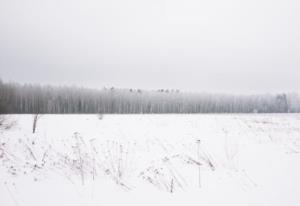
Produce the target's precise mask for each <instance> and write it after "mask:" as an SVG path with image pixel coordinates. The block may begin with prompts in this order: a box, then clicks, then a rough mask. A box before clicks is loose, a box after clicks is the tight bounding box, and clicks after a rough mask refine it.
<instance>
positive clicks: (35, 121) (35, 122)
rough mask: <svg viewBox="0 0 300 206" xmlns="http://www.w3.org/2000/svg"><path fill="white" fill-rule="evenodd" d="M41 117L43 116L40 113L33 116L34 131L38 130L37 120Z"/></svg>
mask: <svg viewBox="0 0 300 206" xmlns="http://www.w3.org/2000/svg"><path fill="white" fill-rule="evenodd" d="M40 117H41V115H40V114H35V115H34V116H33V125H32V133H35V131H36V126H37V122H38V120H39V118H40Z"/></svg>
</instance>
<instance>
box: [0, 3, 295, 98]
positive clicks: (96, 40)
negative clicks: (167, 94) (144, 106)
mask: <svg viewBox="0 0 300 206" xmlns="http://www.w3.org/2000/svg"><path fill="white" fill-rule="evenodd" d="M299 11H300V3H299V1H297V0H209V1H208V0H206V1H201V0H151V1H150V0H148V1H144V0H107V1H101V0H82V1H78V0H51V1H49V0H47V1H43V0H36V1H32V0H0V77H1V78H2V79H3V80H5V81H8V80H11V81H17V82H22V83H25V82H30V83H44V84H60V85H61V84H68V85H70V84H71V85H72V84H76V85H82V86H87V87H96V88H101V87H103V86H115V87H123V88H142V89H158V88H174V89H181V90H187V91H199V92H202V91H206V92H227V93H229V92H233V93H263V92H282V91H296V92H297V91H300V83H299V79H300V78H299V77H300V12H299Z"/></svg>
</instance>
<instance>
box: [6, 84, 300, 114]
mask: <svg viewBox="0 0 300 206" xmlns="http://www.w3.org/2000/svg"><path fill="white" fill-rule="evenodd" d="M283 112H300V97H299V95H298V94H277V95H275V94H274V95H273V94H267V95H222V94H197V93H182V92H180V91H178V90H163V89H161V90H157V91H143V90H135V89H116V88H103V89H101V90H97V89H87V88H79V87H66V86H64V87H57V86H55V87H53V86H40V85H31V84H24V85H21V84H17V83H3V82H2V81H0V113H2V114H10V113H20V114H23V113H35V114H37V113H40V114H43V113H53V114H56V113H63V114H65V113H68V114H69V113H101V114H106V113H109V114H111V113H120V114H138V113H283Z"/></svg>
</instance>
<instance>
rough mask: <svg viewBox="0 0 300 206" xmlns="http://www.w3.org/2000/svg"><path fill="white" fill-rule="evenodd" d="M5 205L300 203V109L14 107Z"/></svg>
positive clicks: (0, 194)
mask: <svg viewBox="0 0 300 206" xmlns="http://www.w3.org/2000/svg"><path fill="white" fill-rule="evenodd" d="M7 118H8V119H9V120H10V121H15V125H14V126H13V127H12V128H11V129H9V130H1V131H0V205H1V206H10V205H18V206H23V205H24V206H40V205H43V206H45V205H49V206H50V205H51V206H53V205H72V206H79V205H80V206H81V205H82V206H83V205H84V206H87V205H105V206H106V205H151V206H152V205H153V204H160V205H163V204H164V205H209V206H210V205H230V206H235V205H237V206H241V205H261V206H266V205H272V206H276V205H278V206H279V205H280V206H282V205H289V206H298V205H300V195H299V194H300V193H299V191H300V114H247V115H246V114H245V115H244V114H243V115H238V114H234V115H104V116H103V118H100V117H99V116H98V115H43V116H41V117H40V119H39V120H38V123H37V130H36V133H35V134H33V133H32V124H33V115H9V116H7Z"/></svg>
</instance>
